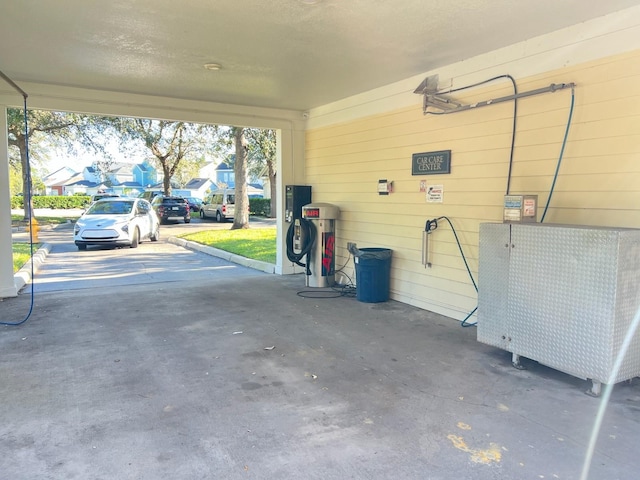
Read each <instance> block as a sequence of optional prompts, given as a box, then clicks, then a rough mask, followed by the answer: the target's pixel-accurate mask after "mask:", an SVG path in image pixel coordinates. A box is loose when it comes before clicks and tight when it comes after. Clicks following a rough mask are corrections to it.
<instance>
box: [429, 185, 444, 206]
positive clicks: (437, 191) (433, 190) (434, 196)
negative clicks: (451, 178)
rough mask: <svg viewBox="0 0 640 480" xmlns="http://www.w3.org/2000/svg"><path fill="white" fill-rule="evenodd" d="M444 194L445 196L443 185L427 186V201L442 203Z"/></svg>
mask: <svg viewBox="0 0 640 480" xmlns="http://www.w3.org/2000/svg"><path fill="white" fill-rule="evenodd" d="M443 196H444V186H443V185H429V186H427V203H442V197H443Z"/></svg>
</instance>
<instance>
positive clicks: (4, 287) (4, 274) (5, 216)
mask: <svg viewBox="0 0 640 480" xmlns="http://www.w3.org/2000/svg"><path fill="white" fill-rule="evenodd" d="M11 244H12V239H11V190H10V188H9V138H8V137H7V108H6V107H5V106H4V105H0V298H6V297H15V296H17V295H18V290H17V288H16V284H15V281H14V279H13V249H12V247H11Z"/></svg>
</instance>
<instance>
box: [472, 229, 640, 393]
mask: <svg viewBox="0 0 640 480" xmlns="http://www.w3.org/2000/svg"><path fill="white" fill-rule="evenodd" d="M487 225H491V224H487ZM483 227H484V225H482V226H481V228H480V269H479V285H478V288H479V292H478V340H479V341H481V342H483V343H488V344H490V345H495V346H499V347H501V348H504V349H506V350H509V351H511V352H513V353H515V354H517V355H521V356H523V357H527V358H530V359H532V360H536V361H538V362H540V363H542V364H545V365H547V366H550V367H552V368H556V369H558V370H561V371H564V372H566V373H569V374H571V375H574V376H577V377H580V378H589V379H592V380H594V381H598V382H603V383H608V382H611V381H612V383H616V382H619V381H623V380H627V379H630V378H633V377H635V376H638V375H640V331H638V332H636V333H635V335H634V336H633V342H632V344H631V348H630V349H629V352H628V354H627V355H626V356H625V358H624V361H623V362H622V366H621V368H620V371H619V372H617V374H615V376H614V377H613V379H611V375H612V374H613V373H614V372H613V367H614V364H615V361H616V357H617V355H618V354H619V352H620V348H621V346H622V343H623V341H624V338H625V336H626V334H627V332H628V331H629V327H630V325H631V323H632V320H633V317H634V315H635V314H636V312H637V310H638V308H640V230H631V229H615V228H598V227H582V226H568V225H542V224H516V225H510V226H508V225H504V226H503V227H504V228H505V229H507V228H509V227H510V229H511V237H510V240H511V241H510V243H509V251H510V252H509V254H507V255H506V256H505V255H504V254H502V255H501V254H500V252H501V249H502V248H504V243H505V242H504V238H503V237H500V238H498V236H497V235H496V234H494V232H493V230H494V229H495V230H499V227H500V226H497V227H494V226H490V227H486V228H483ZM496 256H497V257H498V258H494V257H496ZM483 259H485V261H483ZM505 259H506V265H505ZM483 269H486V270H487V271H486V272H483ZM505 279H508V280H507V281H506V283H505ZM485 282H486V283H490V284H491V285H487V284H486V283H485ZM483 283H485V284H483ZM483 311H484V312H483ZM483 323H488V325H483ZM503 336H504V337H506V341H502V342H501V341H500V340H502V337H503Z"/></svg>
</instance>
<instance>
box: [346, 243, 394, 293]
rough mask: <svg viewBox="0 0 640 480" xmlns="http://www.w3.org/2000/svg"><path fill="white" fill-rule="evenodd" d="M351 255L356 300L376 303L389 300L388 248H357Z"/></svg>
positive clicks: (389, 264)
mask: <svg viewBox="0 0 640 480" xmlns="http://www.w3.org/2000/svg"><path fill="white" fill-rule="evenodd" d="M351 253H352V254H353V259H354V262H355V264H356V298H357V299H358V301H360V302H367V303H377V302H386V301H387V300H389V281H390V275H391V250H390V249H388V248H357V249H354V250H353V251H352V252H351Z"/></svg>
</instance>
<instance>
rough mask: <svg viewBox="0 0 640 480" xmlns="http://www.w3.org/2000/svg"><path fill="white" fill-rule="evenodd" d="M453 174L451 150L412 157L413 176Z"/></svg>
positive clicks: (424, 153)
mask: <svg viewBox="0 0 640 480" xmlns="http://www.w3.org/2000/svg"><path fill="white" fill-rule="evenodd" d="M442 173H451V150H440V151H439V152H423V153H414V154H413V155H412V156H411V175H438V174H442Z"/></svg>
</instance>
